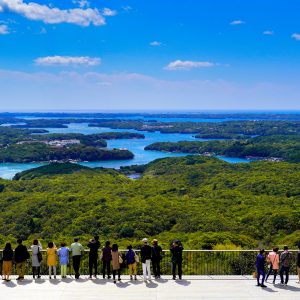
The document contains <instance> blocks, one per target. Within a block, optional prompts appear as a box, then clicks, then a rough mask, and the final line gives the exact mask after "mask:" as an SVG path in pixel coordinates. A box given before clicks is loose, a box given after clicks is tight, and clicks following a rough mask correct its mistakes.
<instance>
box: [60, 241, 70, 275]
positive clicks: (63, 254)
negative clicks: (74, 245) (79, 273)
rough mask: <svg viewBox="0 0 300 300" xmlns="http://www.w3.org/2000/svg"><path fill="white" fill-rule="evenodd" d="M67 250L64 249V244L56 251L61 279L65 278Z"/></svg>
mask: <svg viewBox="0 0 300 300" xmlns="http://www.w3.org/2000/svg"><path fill="white" fill-rule="evenodd" d="M69 252H70V250H69V248H68V247H66V243H61V244H60V248H59V249H58V250H57V254H58V256H59V264H60V275H61V278H66V277H67V266H68V263H69Z"/></svg>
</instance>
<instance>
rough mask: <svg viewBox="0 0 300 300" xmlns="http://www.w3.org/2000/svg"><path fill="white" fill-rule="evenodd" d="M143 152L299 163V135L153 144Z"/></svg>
mask: <svg viewBox="0 0 300 300" xmlns="http://www.w3.org/2000/svg"><path fill="white" fill-rule="evenodd" d="M145 150H157V151H168V152H183V153H199V154H204V153H211V154H214V155H225V156H229V157H243V158H244V157H258V158H272V157H276V158H280V159H283V160H286V161H289V162H300V135H285V136H282V135H276V136H262V137H255V138H252V139H243V140H229V141H228V140H226V141H209V142H198V141H195V142H193V141H192V142H189V141H187V142H177V143H166V142H159V143H153V144H151V145H149V146H147V147H145Z"/></svg>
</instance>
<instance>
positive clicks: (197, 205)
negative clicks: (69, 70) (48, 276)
mask: <svg viewBox="0 0 300 300" xmlns="http://www.w3.org/2000/svg"><path fill="white" fill-rule="evenodd" d="M70 167H71V166H70ZM72 168H73V167H72ZM72 168H71V169H72ZM80 169H82V170H80ZM37 171H38V172H40V173H41V174H42V176H40V177H36V176H32V177H36V178H33V179H27V178H31V176H30V172H29V173H27V176H26V174H23V178H22V180H19V181H8V180H0V224H1V226H0V235H1V236H2V237H1V236H0V242H1V241H2V242H1V243H3V242H4V241H5V240H6V239H10V240H12V241H13V240H15V237H18V236H22V237H24V238H26V239H30V240H31V239H32V238H34V237H39V238H42V239H43V240H44V241H48V240H49V239H54V240H56V241H61V240H62V239H64V240H66V241H71V240H72V237H73V236H81V237H82V238H83V239H88V237H89V236H90V235H91V234H94V233H98V234H100V236H101V239H102V240H104V239H107V238H110V239H111V240H114V241H115V240H117V241H118V242H119V243H120V244H121V245H123V246H126V245H127V241H129V240H130V242H132V243H133V244H134V245H138V244H139V240H140V239H141V238H142V237H144V236H148V237H154V236H155V237H157V238H159V239H160V240H161V241H162V243H163V245H167V244H168V243H169V241H170V240H171V239H173V238H180V239H182V241H183V242H184V243H185V245H186V247H187V248H189V247H190V248H205V249H209V248H213V247H215V246H216V245H218V244H221V245H224V247H226V245H232V244H234V245H236V246H241V247H257V246H261V245H263V246H266V247H270V246H272V245H273V244H280V245H282V244H284V243H289V244H290V245H296V243H297V242H298V241H299V239H300V238H299V233H300V225H299V219H300V164H290V163H271V162H259V163H251V164H241V165H231V164H228V163H225V162H222V161H219V160H217V159H213V158H203V157H198V156H188V157H184V158H168V159H160V160H157V161H155V162H152V163H150V164H149V165H147V166H145V171H144V173H143V176H142V178H141V179H139V180H132V179H129V178H127V177H126V176H124V175H122V174H118V173H117V172H115V171H114V172H105V171H103V170H102V171H101V172H99V171H98V170H95V171H94V172H90V170H88V172H86V169H85V168H81V167H79V169H78V170H76V172H75V173H73V170H71V171H72V172H71V173H72V174H59V175H54V174H52V175H53V176H52V175H51V176H44V175H46V174H43V168H42V169H40V170H37V169H36V170H35V171H34V172H37ZM50 173H51V172H50ZM5 236H6V238H5Z"/></svg>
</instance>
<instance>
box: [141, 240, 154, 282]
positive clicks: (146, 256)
mask: <svg viewBox="0 0 300 300" xmlns="http://www.w3.org/2000/svg"><path fill="white" fill-rule="evenodd" d="M142 241H143V246H142V248H141V259H142V268H143V277H144V281H146V280H147V275H148V280H151V255H152V250H151V246H149V245H148V240H147V238H144V239H143V240H142Z"/></svg>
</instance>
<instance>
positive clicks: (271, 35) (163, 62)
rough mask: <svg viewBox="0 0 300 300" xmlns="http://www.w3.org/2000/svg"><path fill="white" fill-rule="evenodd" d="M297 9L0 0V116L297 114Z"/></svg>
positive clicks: (232, 3) (158, 0)
mask: <svg viewBox="0 0 300 300" xmlns="http://www.w3.org/2000/svg"><path fill="white" fill-rule="evenodd" d="M299 11H300V1H297V0H285V1H282V0H244V1H241V0H226V1H224V0H184V1H182V0H152V1H147V0H50V1H44V0H31V1H27V0H0V111H58V110H64V111H66V110H77V111H78V110H89V111H93V110H97V111H99V110H100V111H101V110H114V111H118V110H141V111H143V110H145V111H146V110H161V111H162V110H163V111H174V110H185V111H186V110H190V111H204V110H300V18H299Z"/></svg>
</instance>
